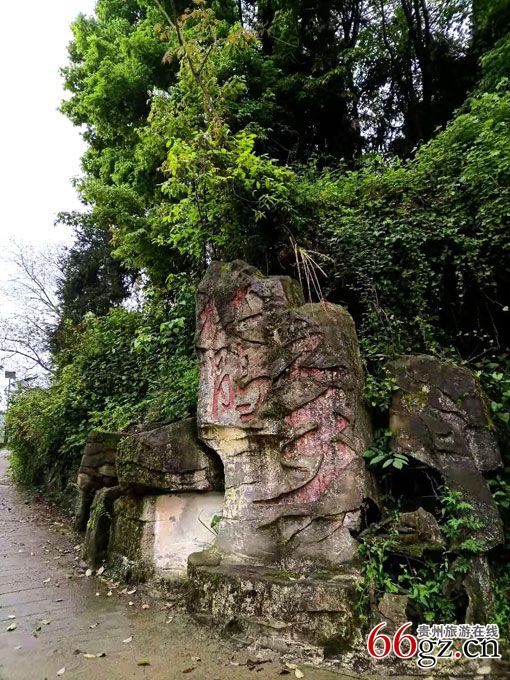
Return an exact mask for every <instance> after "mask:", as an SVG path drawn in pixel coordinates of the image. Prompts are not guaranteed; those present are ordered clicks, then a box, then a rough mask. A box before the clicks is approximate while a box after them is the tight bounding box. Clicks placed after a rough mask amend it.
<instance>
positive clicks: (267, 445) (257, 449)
mask: <svg viewBox="0 0 510 680" xmlns="http://www.w3.org/2000/svg"><path fill="white" fill-rule="evenodd" d="M196 346H197V350H198V355H199V360H200V387H199V398H198V415H197V420H198V428H199V435H200V436H201V438H202V439H203V441H204V442H206V444H207V445H208V446H210V447H211V448H213V449H214V450H215V451H216V452H217V453H218V454H219V456H220V457H221V459H222V461H223V465H224V469H225V507H224V512H223V519H222V521H221V524H220V527H219V533H218V538H217V541H216V545H217V547H218V548H219V549H220V550H221V551H222V553H223V555H224V559H226V560H229V559H230V560H232V561H238V560H242V561H243V560H244V561H246V562H249V563H252V564H264V563H266V564H267V563H278V562H279V563H281V564H284V565H285V566H286V567H288V568H293V567H294V566H296V565H298V564H299V565H300V568H302V567H303V565H305V564H309V565H317V564H320V565H330V566H338V565H340V564H342V563H346V562H350V561H352V560H353V559H354V558H355V556H356V546H357V544H356V541H355V539H354V538H353V536H352V535H351V531H352V530H356V529H358V528H359V526H360V514H361V513H360V508H361V506H362V503H363V499H364V498H365V497H366V496H370V495H371V485H370V479H369V476H368V473H367V472H366V470H365V466H364V461H363V457H362V454H363V451H364V450H365V449H366V448H367V447H368V445H369V443H370V438H371V430H370V425H369V420H368V417H367V414H366V411H365V407H364V403H363V398H362V389H363V371H362V366H361V361H360V356H359V351H358V344H357V339H356V332H355V328H354V323H353V321H352V318H351V317H350V315H349V314H348V312H347V311H346V310H345V309H343V308H342V307H338V306H335V305H330V304H326V303H320V304H304V301H303V296H302V291H301V289H300V287H299V286H298V284H297V283H296V282H295V281H293V280H292V279H289V278H287V277H279V276H271V277H266V276H263V275H262V274H261V273H260V272H259V271H257V270H256V269H254V268H253V267H250V266H249V265H247V264H245V263H244V262H241V261H235V262H232V263H229V264H225V263H220V262H214V263H213V264H212V265H211V266H210V267H209V269H208V271H207V273H206V275H205V277H204V279H203V281H202V282H201V284H200V286H199V289H198V296H197V334H196Z"/></svg>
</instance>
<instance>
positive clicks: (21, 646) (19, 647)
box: [14, 645, 23, 650]
mask: <svg viewBox="0 0 510 680" xmlns="http://www.w3.org/2000/svg"><path fill="white" fill-rule="evenodd" d="M14 649H16V650H18V649H23V645H18V646H17V647H14Z"/></svg>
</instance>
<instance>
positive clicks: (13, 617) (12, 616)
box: [7, 614, 16, 619]
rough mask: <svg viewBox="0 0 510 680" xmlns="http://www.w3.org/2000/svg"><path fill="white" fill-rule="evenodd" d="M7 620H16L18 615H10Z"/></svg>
mask: <svg viewBox="0 0 510 680" xmlns="http://www.w3.org/2000/svg"><path fill="white" fill-rule="evenodd" d="M7 618H8V619H15V618H16V615H15V614H9V616H8V617H7Z"/></svg>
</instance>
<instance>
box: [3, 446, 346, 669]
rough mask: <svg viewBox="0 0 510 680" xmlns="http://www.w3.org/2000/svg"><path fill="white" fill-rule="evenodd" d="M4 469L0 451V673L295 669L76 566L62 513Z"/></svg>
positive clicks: (167, 604) (74, 543)
mask: <svg viewBox="0 0 510 680" xmlns="http://www.w3.org/2000/svg"><path fill="white" fill-rule="evenodd" d="M7 468H8V452H7V451H6V450H5V449H4V450H2V451H1V452H0V680H42V679H43V678H57V677H63V678H64V680H65V679H66V678H73V679H74V678H76V679H82V680H95V679H96V678H98V679H101V680H117V679H118V680H121V679H122V680H125V679H126V678H161V679H166V678H187V677H189V678H191V679H192V680H215V679H216V678H217V679H218V680H229V679H231V678H236V679H237V678H252V679H253V678H260V680H263V678H281V677H288V678H289V679H293V678H295V677H296V671H295V669H290V670H289V669H288V668H287V667H286V666H285V664H283V663H281V662H279V661H276V662H275V661H271V662H267V663H255V662H257V661H258V662H260V661H264V657H263V656H262V657H260V658H257V657H256V655H255V654H254V653H250V652H249V651H247V650H246V649H242V648H240V649H236V647H235V644H234V643H233V642H231V641H225V640H222V639H220V638H218V637H216V636H215V635H214V633H212V632H211V631H210V630H208V629H206V628H203V627H201V626H199V625H198V624H196V623H195V622H194V621H193V620H192V619H191V618H190V617H189V616H188V615H187V614H186V612H185V611H184V610H183V607H182V604H181V603H180V602H179V601H174V602H172V601H168V600H162V599H159V598H158V599H156V598H152V597H151V596H150V595H149V593H147V592H146V590H144V589H142V588H139V589H138V590H137V592H131V590H132V588H130V587H128V588H127V589H126V587H125V585H124V584H120V585H118V586H117V587H115V585H116V584H111V583H110V584H109V583H108V582H107V581H106V580H105V579H104V578H103V579H102V577H100V578H98V577H96V576H90V577H88V576H86V575H85V573H84V571H83V569H82V568H80V566H79V563H80V558H79V542H80V538H79V536H78V535H77V534H75V533H74V532H73V531H72V529H71V527H70V523H69V520H68V519H67V518H65V517H63V516H62V515H61V514H60V513H59V511H58V510H57V509H56V508H55V507H52V506H51V505H49V504H47V503H45V502H44V500H43V499H41V498H37V497H34V496H33V495H32V494H30V493H29V492H26V491H24V490H21V489H19V488H17V487H16V486H15V485H13V483H12V482H11V480H10V479H9V477H8V474H7ZM112 585H113V587H112ZM9 629H11V630H9ZM89 655H90V656H89ZM141 663H145V664H147V665H140V664H141ZM149 664H150V665H149ZM299 671H301V672H302V673H303V674H304V679H305V680H341V679H342V678H344V679H345V678H347V677H353V676H345V675H340V674H337V673H332V672H329V671H327V670H321V669H317V668H313V667H308V666H305V665H300V666H299V669H298V676H299V677H301V676H300V675H299ZM282 673H283V675H282Z"/></svg>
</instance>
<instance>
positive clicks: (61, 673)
mask: <svg viewBox="0 0 510 680" xmlns="http://www.w3.org/2000/svg"><path fill="white" fill-rule="evenodd" d="M65 672H66V667H65V666H63V667H62V668H61V669H60V670H59V671H57V675H64V673H65Z"/></svg>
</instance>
